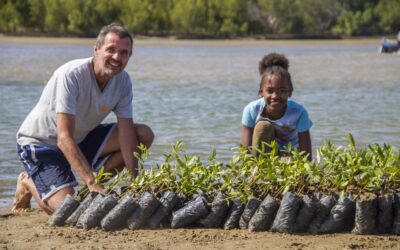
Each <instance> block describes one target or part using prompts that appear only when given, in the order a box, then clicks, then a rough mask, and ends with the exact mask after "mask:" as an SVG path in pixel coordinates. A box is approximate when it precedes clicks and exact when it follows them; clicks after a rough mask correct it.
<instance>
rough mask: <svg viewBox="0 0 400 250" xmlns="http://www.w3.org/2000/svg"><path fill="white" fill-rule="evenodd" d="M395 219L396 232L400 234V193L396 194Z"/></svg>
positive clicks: (394, 228) (394, 231)
mask: <svg viewBox="0 0 400 250" xmlns="http://www.w3.org/2000/svg"><path fill="white" fill-rule="evenodd" d="M393 210H394V211H393V212H394V220H393V230H392V232H393V233H394V234H400V193H395V194H394V206H393Z"/></svg>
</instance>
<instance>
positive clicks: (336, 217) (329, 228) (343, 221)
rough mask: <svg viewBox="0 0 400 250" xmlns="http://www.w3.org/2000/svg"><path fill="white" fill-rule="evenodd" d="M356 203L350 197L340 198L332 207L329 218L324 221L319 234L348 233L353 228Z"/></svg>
mask: <svg viewBox="0 0 400 250" xmlns="http://www.w3.org/2000/svg"><path fill="white" fill-rule="evenodd" d="M355 211H356V203H355V201H354V200H353V198H352V197H344V198H341V199H340V200H339V201H338V203H337V204H336V205H335V206H333V207H332V209H331V212H330V214H329V218H328V219H327V220H325V221H324V223H323V224H322V225H321V228H320V230H319V232H320V233H339V232H349V231H351V229H352V228H353V226H354V216H355Z"/></svg>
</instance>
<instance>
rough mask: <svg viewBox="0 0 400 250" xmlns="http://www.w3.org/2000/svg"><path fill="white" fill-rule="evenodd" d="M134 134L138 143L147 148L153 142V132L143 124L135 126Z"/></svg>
mask: <svg viewBox="0 0 400 250" xmlns="http://www.w3.org/2000/svg"><path fill="white" fill-rule="evenodd" d="M135 132H136V136H137V137H138V140H139V143H143V144H144V145H145V146H146V147H147V148H149V147H150V146H151V144H152V143H153V141H154V133H153V130H152V129H151V128H150V127H149V126H147V125H145V124H135Z"/></svg>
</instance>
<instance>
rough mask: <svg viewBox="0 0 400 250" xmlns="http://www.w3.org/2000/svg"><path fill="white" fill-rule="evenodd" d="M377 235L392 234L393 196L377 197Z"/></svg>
mask: <svg viewBox="0 0 400 250" xmlns="http://www.w3.org/2000/svg"><path fill="white" fill-rule="evenodd" d="M376 220H377V221H376V224H377V228H378V233H380V234H388V233H391V232H392V224H393V195H391V194H387V195H384V196H379V197H378V216H377V218H376Z"/></svg>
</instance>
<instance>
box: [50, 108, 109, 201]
mask: <svg viewBox="0 0 400 250" xmlns="http://www.w3.org/2000/svg"><path fill="white" fill-rule="evenodd" d="M74 131H75V116H74V115H70V114H64V113H57V146H58V147H59V148H60V149H61V151H62V152H63V153H64V155H65V157H66V158H67V160H68V162H69V163H70V164H71V166H72V167H73V169H74V170H75V171H76V173H77V174H78V175H79V177H80V178H81V179H82V180H83V181H84V182H85V184H86V185H87V186H88V188H89V190H90V191H95V192H100V193H104V192H105V189H104V188H103V187H102V186H101V185H100V184H98V183H96V179H95V177H94V175H93V172H92V168H91V167H90V165H89V163H88V162H87V160H86V158H85V156H84V155H83V154H82V152H81V150H80V149H79V147H78V145H77V144H76V142H75V140H74V137H73V134H74Z"/></svg>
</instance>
